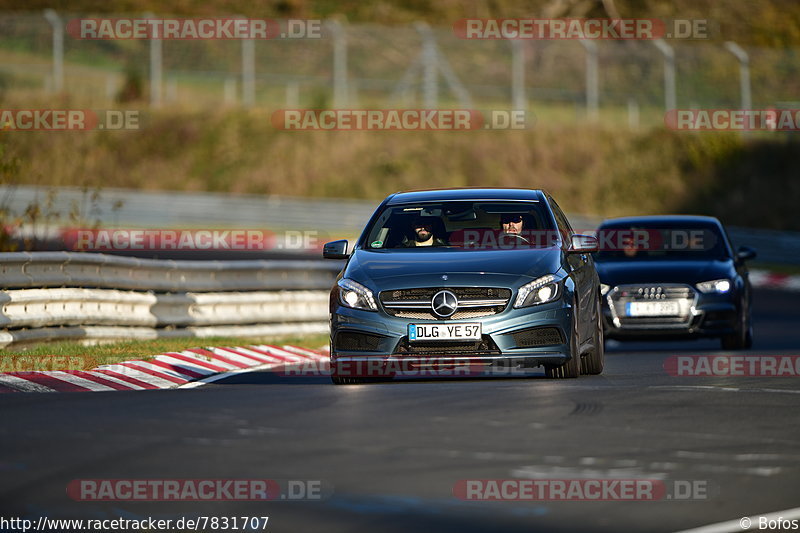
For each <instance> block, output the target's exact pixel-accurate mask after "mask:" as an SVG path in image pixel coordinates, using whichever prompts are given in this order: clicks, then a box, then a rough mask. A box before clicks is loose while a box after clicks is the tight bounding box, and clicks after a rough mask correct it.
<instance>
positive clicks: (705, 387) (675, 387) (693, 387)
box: [647, 385, 800, 394]
mask: <svg viewBox="0 0 800 533" xmlns="http://www.w3.org/2000/svg"><path fill="white" fill-rule="evenodd" d="M647 388H648V389H671V390H685V391H692V390H702V391H711V390H713V391H720V392H772V393H777V394H800V390H796V389H741V388H737V387H717V386H714V385H651V386H649V387H647Z"/></svg>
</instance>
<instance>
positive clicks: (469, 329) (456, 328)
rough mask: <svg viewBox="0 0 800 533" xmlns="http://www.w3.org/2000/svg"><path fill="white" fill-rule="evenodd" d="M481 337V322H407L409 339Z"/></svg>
mask: <svg viewBox="0 0 800 533" xmlns="http://www.w3.org/2000/svg"><path fill="white" fill-rule="evenodd" d="M480 339H481V324H480V322H477V323H463V322H462V323H460V324H409V325H408V340H409V341H454V340H469V341H477V340H480Z"/></svg>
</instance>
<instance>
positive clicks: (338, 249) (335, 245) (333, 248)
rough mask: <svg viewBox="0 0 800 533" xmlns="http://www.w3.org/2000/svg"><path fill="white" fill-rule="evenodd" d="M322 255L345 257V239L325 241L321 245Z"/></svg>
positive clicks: (327, 257) (332, 257)
mask: <svg viewBox="0 0 800 533" xmlns="http://www.w3.org/2000/svg"><path fill="white" fill-rule="evenodd" d="M322 257H324V258H325V259H347V240H345V239H342V240H341V241H332V242H326V243H325V246H323V247H322Z"/></svg>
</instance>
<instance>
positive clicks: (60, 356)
mask: <svg viewBox="0 0 800 533" xmlns="http://www.w3.org/2000/svg"><path fill="white" fill-rule="evenodd" d="M250 344H273V345H278V346H280V345H283V344H291V345H295V346H300V347H304V348H313V349H317V348H320V347H321V346H325V345H327V344H328V335H327V334H325V335H313V336H306V337H271V338H263V337H262V338H242V337H207V338H203V339H158V340H147V341H122V342H114V343H110V344H99V345H96V346H83V345H81V344H79V343H77V342H57V343H52V344H43V345H39V346H36V347H34V348H31V349H27V350H21V349H10V350H0V372H25V371H31V370H89V369H91V368H95V367H97V366H100V365H108V364H113V363H118V362H120V361H127V360H130V359H150V358H152V356H155V355H158V354H161V353H164V352H175V351H182V350H187V349H189V348H202V347H205V346H246V345H250Z"/></svg>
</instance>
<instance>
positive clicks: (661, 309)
mask: <svg viewBox="0 0 800 533" xmlns="http://www.w3.org/2000/svg"><path fill="white" fill-rule="evenodd" d="M679 312H680V311H679V309H678V302H628V303H627V304H625V314H626V315H628V316H677V315H678V314H679Z"/></svg>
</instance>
